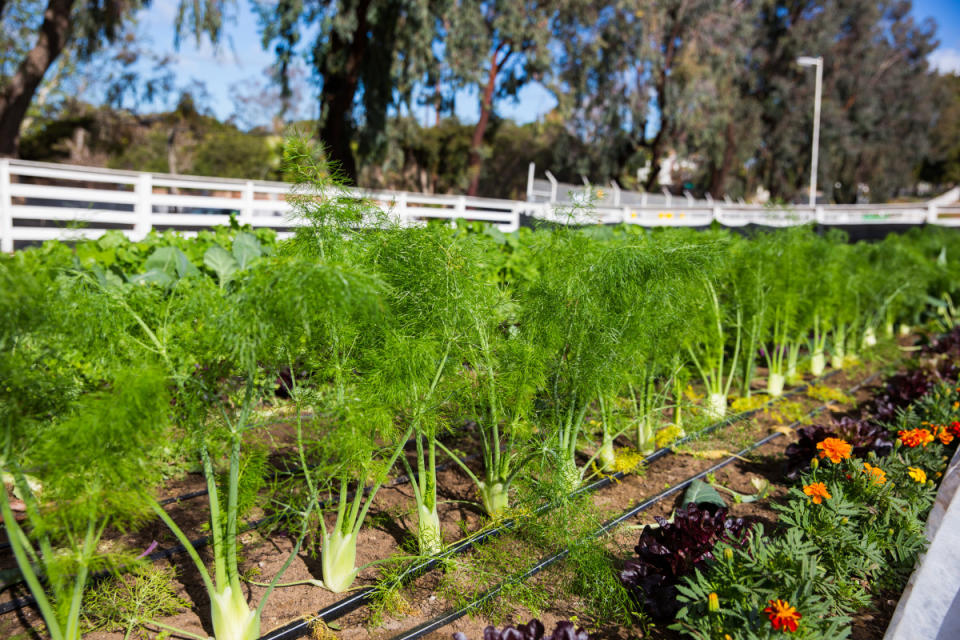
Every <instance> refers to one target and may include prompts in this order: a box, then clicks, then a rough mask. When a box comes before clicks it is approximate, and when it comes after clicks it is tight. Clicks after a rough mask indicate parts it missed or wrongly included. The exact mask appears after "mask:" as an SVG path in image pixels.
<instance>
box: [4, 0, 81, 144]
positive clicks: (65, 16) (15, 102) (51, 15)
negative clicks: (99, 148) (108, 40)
mask: <svg viewBox="0 0 960 640" xmlns="http://www.w3.org/2000/svg"><path fill="white" fill-rule="evenodd" d="M73 3H74V0H49V2H48V3H47V9H46V11H44V12H43V23H42V24H41V25H40V34H39V36H38V37H37V43H36V44H35V45H34V46H33V49H31V50H30V51H29V52H28V53H27V57H26V58H24V60H23V61H22V62H21V63H20V66H19V67H18V68H17V72H16V73H15V74H14V75H13V77H11V78H10V81H9V82H8V84H7V86H6V88H5V89H4V90H3V92H2V93H0V156H6V157H10V156H16V155H17V152H18V150H19V147H20V125H21V124H22V123H23V119H24V117H25V116H26V115H27V109H28V108H29V107H30V102H31V100H33V94H34V93H36V91H37V87H38V86H39V85H40V81H41V80H43V76H44V74H46V72H47V69H49V68H50V65H52V64H53V62H54V60H56V59H57V56H59V55H60V53H61V52H62V51H63V47H64V46H65V45H66V43H67V39H68V37H69V35H70V26H71V25H70V10H71V9H72V8H73Z"/></svg>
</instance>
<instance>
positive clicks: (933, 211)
mask: <svg viewBox="0 0 960 640" xmlns="http://www.w3.org/2000/svg"><path fill="white" fill-rule="evenodd" d="M927 224H937V205H935V204H934V203H932V202H931V203H929V204H928V205H927Z"/></svg>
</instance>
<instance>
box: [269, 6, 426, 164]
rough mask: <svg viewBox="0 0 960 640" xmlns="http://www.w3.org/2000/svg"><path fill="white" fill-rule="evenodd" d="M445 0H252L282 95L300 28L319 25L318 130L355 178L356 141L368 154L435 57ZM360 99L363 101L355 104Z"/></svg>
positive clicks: (313, 57)
mask: <svg viewBox="0 0 960 640" xmlns="http://www.w3.org/2000/svg"><path fill="white" fill-rule="evenodd" d="M444 4H445V0H383V1H381V2H374V1H372V0H322V1H319V2H311V1H309V0H308V1H304V0H280V2H267V1H266V0H254V6H255V7H256V9H257V11H258V13H259V14H260V25H261V27H260V28H261V35H262V41H263V46H264V47H265V48H266V47H270V46H273V49H274V53H275V54H276V79H277V81H278V82H280V85H281V88H282V91H283V92H284V95H286V92H288V91H289V75H288V71H289V69H290V68H291V65H292V63H293V61H294V57H295V56H296V55H298V53H299V52H300V45H301V42H300V40H301V32H302V31H304V30H316V34H317V35H316V38H315V39H314V41H313V43H312V44H310V45H309V48H310V49H309V54H308V58H309V59H310V61H311V63H312V66H313V71H314V81H315V82H316V84H317V86H318V88H319V90H320V125H319V131H318V135H319V137H320V139H321V140H322V141H323V144H324V145H325V146H326V148H327V155H328V157H329V159H330V160H332V161H334V162H336V163H337V164H338V165H339V169H340V171H341V172H342V173H343V174H344V175H345V176H346V177H347V178H349V179H350V180H351V181H354V180H356V177H357V162H356V158H355V157H354V152H353V148H352V145H353V144H354V143H357V144H358V151H359V153H360V155H365V154H367V153H369V152H371V151H373V150H375V149H376V148H377V147H378V146H380V145H381V144H382V143H383V141H384V130H385V128H386V118H387V110H388V108H389V107H390V106H393V105H396V104H398V102H400V101H403V100H409V99H410V95H411V92H412V89H413V84H414V82H415V81H416V80H418V79H420V78H421V77H422V76H423V75H424V74H425V73H426V69H427V67H428V66H429V63H430V62H431V61H432V60H433V51H432V49H431V46H432V44H433V42H434V40H435V33H436V32H435V24H436V19H437V15H439V12H440V9H441V7H442V6H443V5H444ZM358 107H362V109H358Z"/></svg>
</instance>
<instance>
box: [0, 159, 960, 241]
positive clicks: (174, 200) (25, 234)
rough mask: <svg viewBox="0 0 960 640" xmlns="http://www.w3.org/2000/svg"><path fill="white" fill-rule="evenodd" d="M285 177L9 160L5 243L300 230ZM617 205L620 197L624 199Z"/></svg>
mask: <svg viewBox="0 0 960 640" xmlns="http://www.w3.org/2000/svg"><path fill="white" fill-rule="evenodd" d="M289 190H290V185H289V184H286V183H282V182H263V181H253V180H233V179H227V178H210V177H196V176H176V175H169V174H155V173H138V172H132V171H115V170H109V169H98V168H90V167H77V166H70V165H59V164H48V163H38V162H28V161H23V160H7V159H0V250H2V251H5V252H10V251H13V250H14V249H15V248H18V247H20V246H23V245H26V244H32V243H36V242H41V241H44V240H51V239H60V240H76V239H81V238H97V237H99V236H101V235H102V234H103V233H105V232H106V231H108V230H110V229H118V230H120V231H122V232H123V233H124V234H126V235H127V236H128V237H130V238H132V239H140V238H143V237H144V236H145V235H147V234H148V233H149V232H150V231H151V230H154V229H156V230H166V229H175V230H178V231H181V232H183V233H184V234H188V235H189V234H196V233H197V232H198V231H200V230H202V229H205V228H208V227H212V226H215V225H221V224H228V223H229V222H230V218H231V216H236V217H237V220H238V222H240V223H241V224H249V225H251V226H254V227H270V228H272V229H275V230H276V231H277V232H278V234H279V235H280V236H281V237H287V236H289V235H291V234H292V233H293V230H294V228H295V227H296V224H297V223H296V220H295V219H293V218H292V217H291V213H292V208H291V205H290V203H289V202H288V201H287V198H286V196H287V194H288V193H289ZM350 193H352V194H355V195H356V197H358V198H361V197H362V198H366V199H368V200H370V201H372V202H374V203H376V204H377V205H379V206H381V207H383V209H384V210H385V211H386V212H387V213H388V215H389V216H390V217H391V218H392V219H394V220H396V221H397V222H399V223H400V224H407V225H414V224H422V223H423V222H425V221H427V220H430V219H445V220H451V221H452V220H457V219H465V220H477V221H484V222H489V223H492V224H495V225H496V226H497V227H498V228H499V229H501V230H502V231H504V232H510V231H514V230H516V229H517V228H518V227H519V226H520V222H521V219H522V218H524V217H532V218H538V219H542V220H547V221H552V222H556V223H560V224H571V223H572V224H589V223H601V224H618V223H626V224H637V225H642V226H648V227H649V226H704V225H708V224H710V223H711V222H713V221H717V222H719V223H721V224H724V225H727V226H733V227H736V226H743V225H747V224H758V225H765V226H771V227H782V226H790V225H796V224H802V223H806V222H814V221H815V222H818V223H821V224H828V225H830V224H923V223H935V224H941V225H948V226H960V204H957V197H956V195H954V196H952V197H947V198H939V199H937V200H934V201H930V202H927V203H921V204H916V205H886V204H883V205H856V206H839V205H838V206H818V207H815V208H810V207H803V206H795V207H783V208H770V207H763V206H756V205H745V204H734V203H729V202H723V203H721V202H705V201H699V200H697V201H695V200H693V199H692V198H673V199H669V198H666V199H653V198H651V199H650V201H647V200H646V199H644V201H643V202H639V203H637V202H630V201H629V200H628V199H626V198H625V199H624V200H623V202H624V204H622V205H621V206H611V205H610V202H611V200H610V199H609V198H607V199H605V200H603V201H599V202H593V203H592V204H589V205H587V206H580V207H574V208H571V207H570V205H568V204H558V203H557V202H533V201H527V202H524V201H517V200H501V199H495V198H473V197H466V196H451V195H428V194H421V193H408V192H396V191H366V190H360V189H355V190H352V191H351V192H350ZM617 202H620V199H619V198H617Z"/></svg>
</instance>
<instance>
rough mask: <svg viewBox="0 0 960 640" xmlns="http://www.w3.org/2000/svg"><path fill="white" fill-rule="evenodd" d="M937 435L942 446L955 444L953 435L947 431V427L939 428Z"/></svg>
mask: <svg viewBox="0 0 960 640" xmlns="http://www.w3.org/2000/svg"><path fill="white" fill-rule="evenodd" d="M935 433H936V434H937V439H939V440H940V443H941V444H944V445H947V444H950V443H951V442H953V434H952V433H950V432H949V431H947V428H946V427H937V429H936V431H935Z"/></svg>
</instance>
